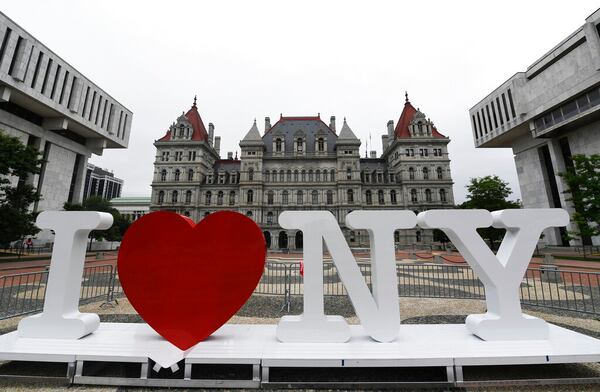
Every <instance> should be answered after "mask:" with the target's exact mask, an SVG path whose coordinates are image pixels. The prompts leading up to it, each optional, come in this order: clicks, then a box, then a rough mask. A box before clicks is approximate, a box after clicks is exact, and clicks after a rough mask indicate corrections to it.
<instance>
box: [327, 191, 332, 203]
mask: <svg viewBox="0 0 600 392" xmlns="http://www.w3.org/2000/svg"><path fill="white" fill-rule="evenodd" d="M327 204H333V192H332V191H327Z"/></svg>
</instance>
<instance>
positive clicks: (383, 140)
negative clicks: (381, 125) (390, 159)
mask: <svg viewBox="0 0 600 392" xmlns="http://www.w3.org/2000/svg"><path fill="white" fill-rule="evenodd" d="M381 146H382V148H383V151H385V149H386V148H387V146H388V135H381Z"/></svg>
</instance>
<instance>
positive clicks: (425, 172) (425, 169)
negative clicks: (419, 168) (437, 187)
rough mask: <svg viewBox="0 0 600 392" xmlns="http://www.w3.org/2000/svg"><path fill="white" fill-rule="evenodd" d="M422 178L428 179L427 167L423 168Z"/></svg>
mask: <svg viewBox="0 0 600 392" xmlns="http://www.w3.org/2000/svg"><path fill="white" fill-rule="evenodd" d="M423 179H424V180H429V169H428V168H426V167H424V168H423Z"/></svg>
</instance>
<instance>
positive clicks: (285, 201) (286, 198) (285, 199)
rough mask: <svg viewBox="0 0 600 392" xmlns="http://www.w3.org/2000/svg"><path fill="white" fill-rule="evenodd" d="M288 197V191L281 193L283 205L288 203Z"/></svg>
mask: <svg viewBox="0 0 600 392" xmlns="http://www.w3.org/2000/svg"><path fill="white" fill-rule="evenodd" d="M288 196H289V193H288V191H283V193H282V194H281V202H282V203H283V204H287V203H288V202H289V201H288Z"/></svg>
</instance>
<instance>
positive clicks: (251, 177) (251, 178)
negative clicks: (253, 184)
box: [248, 168, 254, 181]
mask: <svg viewBox="0 0 600 392" xmlns="http://www.w3.org/2000/svg"><path fill="white" fill-rule="evenodd" d="M248 181H254V169H253V168H250V169H248Z"/></svg>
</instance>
